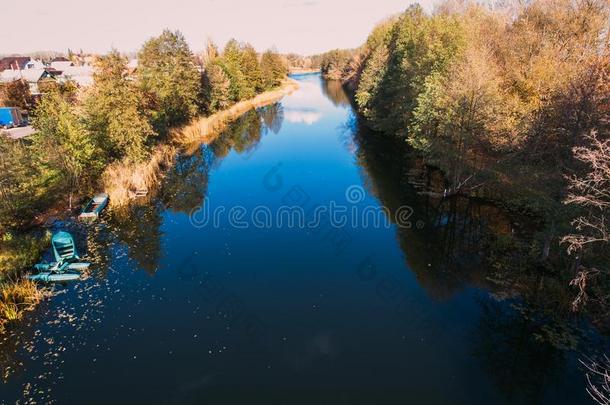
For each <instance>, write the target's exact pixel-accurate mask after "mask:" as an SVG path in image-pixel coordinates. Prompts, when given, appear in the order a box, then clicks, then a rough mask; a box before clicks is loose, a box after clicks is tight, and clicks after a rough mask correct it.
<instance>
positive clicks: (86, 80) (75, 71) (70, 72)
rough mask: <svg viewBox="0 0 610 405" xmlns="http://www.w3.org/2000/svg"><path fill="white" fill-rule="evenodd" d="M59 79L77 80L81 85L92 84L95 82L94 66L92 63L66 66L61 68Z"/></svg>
mask: <svg viewBox="0 0 610 405" xmlns="http://www.w3.org/2000/svg"><path fill="white" fill-rule="evenodd" d="M58 80H60V81H68V80H71V81H73V82H75V83H76V84H77V85H78V86H79V87H88V86H91V85H92V84H93V67H92V66H90V65H85V66H66V67H64V68H63V69H61V72H60V75H59V76H58Z"/></svg>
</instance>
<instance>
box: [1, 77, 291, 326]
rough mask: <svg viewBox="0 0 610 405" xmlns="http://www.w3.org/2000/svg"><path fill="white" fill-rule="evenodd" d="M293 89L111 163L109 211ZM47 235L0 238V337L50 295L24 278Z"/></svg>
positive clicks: (285, 87) (106, 185)
mask: <svg viewBox="0 0 610 405" xmlns="http://www.w3.org/2000/svg"><path fill="white" fill-rule="evenodd" d="M297 88H298V83H297V82H296V81H294V80H292V79H286V80H285V81H284V82H283V84H282V85H281V86H280V87H279V88H276V89H274V90H270V91H267V92H264V93H261V94H258V95H257V96H255V97H253V98H252V99H249V100H244V101H240V102H238V103H236V104H234V105H232V106H231V107H229V108H227V109H225V110H222V111H219V112H217V113H215V114H212V115H210V116H207V117H198V118H196V119H194V120H193V121H191V123H189V124H187V125H186V126H183V127H180V128H175V129H172V130H171V131H170V134H169V136H168V138H167V140H166V141H165V142H162V143H159V144H158V145H157V146H156V147H155V149H154V150H153V152H152V153H151V156H150V158H149V159H148V160H147V161H146V162H145V163H141V164H127V163H124V162H116V163H113V164H110V165H109V166H108V167H107V168H106V169H105V170H104V173H103V175H102V179H101V184H102V188H103V189H104V190H105V191H106V192H107V193H108V195H109V196H110V202H111V205H112V206H113V207H122V206H126V205H128V204H130V203H131V202H133V201H136V198H137V196H138V195H139V194H138V193H143V192H146V194H148V195H149V196H150V194H152V193H154V190H156V189H157V188H158V185H159V183H160V180H161V179H162V178H163V175H164V169H165V168H167V167H168V166H169V165H171V163H172V162H173V161H174V158H175V156H176V154H177V153H179V152H180V151H187V152H188V151H191V150H193V149H194V148H196V147H197V146H199V145H200V144H202V143H204V144H207V143H210V142H212V141H213V140H214V139H215V138H216V137H217V136H218V135H219V134H220V133H222V131H223V130H224V129H225V128H226V127H227V126H228V125H229V124H230V123H231V122H233V121H234V120H236V119H237V118H239V117H240V116H241V115H242V114H244V113H246V112H248V111H250V110H252V109H254V108H259V107H264V106H266V105H269V104H272V103H274V102H276V101H278V100H279V99H281V98H282V97H284V96H286V95H288V94H290V93H291V92H293V91H294V90H296V89H297ZM72 214H73V211H66V212H64V213H63V217H66V218H67V217H70V216H71V215H72ZM51 216H53V217H58V218H59V216H58V211H57V209H50V211H49V213H44V212H43V213H40V214H39V215H37V216H36V221H35V222H36V224H35V228H34V229H33V231H37V229H36V228H37V227H39V226H41V225H42V224H43V223H44V222H45V219H48V218H50V217H51ZM48 244H49V235H48V234H47V233H45V234H44V237H34V236H30V235H27V234H26V235H12V234H7V235H3V239H2V240H0V333H2V332H3V331H4V328H5V326H6V325H7V324H8V323H10V322H13V321H18V320H19V319H21V318H22V317H23V316H24V313H25V312H27V311H30V310H32V309H33V308H35V307H36V305H37V304H38V303H40V302H41V301H42V300H43V299H44V298H45V297H48V296H49V295H50V293H49V292H48V291H46V290H45V289H41V288H40V287H38V286H37V285H36V284H35V283H33V282H31V281H29V280H27V279H25V278H24V276H25V274H26V272H27V270H28V269H30V268H32V266H33V265H34V263H36V262H37V261H38V260H39V258H40V256H41V254H42V253H43V252H44V250H45V249H47V248H48Z"/></svg>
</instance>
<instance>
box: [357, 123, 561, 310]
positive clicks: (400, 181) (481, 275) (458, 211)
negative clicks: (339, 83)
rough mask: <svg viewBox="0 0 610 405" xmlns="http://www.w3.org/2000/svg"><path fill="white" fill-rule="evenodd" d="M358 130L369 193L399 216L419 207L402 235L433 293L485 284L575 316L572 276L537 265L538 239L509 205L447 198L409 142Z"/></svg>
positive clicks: (440, 294) (421, 279)
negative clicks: (533, 240) (516, 219)
mask: <svg viewBox="0 0 610 405" xmlns="http://www.w3.org/2000/svg"><path fill="white" fill-rule="evenodd" d="M354 131H355V132H356V136H355V139H356V143H357V144H358V153H357V156H358V162H359V164H360V166H361V168H362V171H363V178H364V179H365V184H366V185H367V187H368V188H369V190H370V192H371V193H372V194H374V195H376V196H377V197H378V198H379V200H380V201H381V203H382V204H383V205H384V206H386V207H387V208H388V209H389V211H390V214H391V216H392V218H393V217H394V215H395V213H396V211H397V210H398V209H399V207H401V206H409V207H411V208H412V209H413V215H412V217H411V218H410V221H411V223H412V224H413V226H412V227H411V228H410V229H407V228H399V229H398V239H399V242H400V246H401V248H402V249H403V251H404V252H405V257H406V261H407V264H408V266H409V268H410V269H411V270H412V271H413V272H414V273H415V274H416V276H417V278H418V281H419V282H420V284H421V285H422V286H423V287H424V288H425V289H426V291H428V293H429V294H430V295H431V296H432V297H435V298H437V299H446V298H449V297H451V296H452V295H454V294H455V293H456V292H457V291H459V290H460V289H462V288H464V287H466V286H478V287H482V288H486V289H489V290H492V291H493V292H494V293H496V294H498V295H500V296H513V295H520V296H521V297H523V298H524V299H526V300H528V301H531V302H534V303H535V304H536V306H537V307H539V308H541V309H547V310H550V311H553V312H560V313H562V314H567V313H569V302H570V294H569V289H568V280H564V279H562V278H561V277H559V276H558V275H557V274H556V273H554V272H553V271H550V270H549V269H543V268H540V266H538V265H537V264H536V261H535V260H534V259H533V258H532V253H531V252H532V249H533V248H532V243H531V236H529V235H528V234H527V233H523V231H521V230H520V228H518V227H516V226H515V225H514V221H513V220H512V219H511V218H510V217H509V216H508V215H507V213H506V212H505V211H504V210H502V209H501V208H499V207H497V206H495V205H493V204H491V203H489V202H486V201H485V200H480V199H476V198H466V197H462V196H452V197H448V198H443V197H442V194H441V195H438V194H439V191H442V190H443V187H444V184H443V179H442V177H441V178H439V174H438V172H437V171H433V170H432V169H430V168H428V167H426V166H425V165H423V164H422V163H421V161H419V160H418V159H417V158H414V157H413V156H410V154H409V151H408V150H407V149H406V147H403V146H401V145H400V144H398V143H397V142H395V141H393V140H392V139H389V138H388V137H385V136H383V135H377V134H374V133H370V132H369V131H367V129H365V128H359V127H357V126H356V127H354ZM418 224H419V225H420V227H418V226H417V225H418ZM534 250H535V249H534ZM541 275H544V277H543V281H541V279H540V276H541ZM540 288H543V289H544V292H543V293H541V292H540Z"/></svg>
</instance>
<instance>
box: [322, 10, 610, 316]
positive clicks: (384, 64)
mask: <svg viewBox="0 0 610 405" xmlns="http://www.w3.org/2000/svg"><path fill="white" fill-rule="evenodd" d="M608 16H609V8H608V3H607V2H605V1H601V0H600V1H598V0H579V1H568V0H537V1H533V2H529V3H527V4H524V5H510V6H497V7H487V6H482V5H477V4H475V3H472V2H454V1H448V2H445V3H442V4H441V5H439V6H438V7H437V8H436V10H435V11H434V12H433V13H431V14H427V13H425V12H424V11H423V9H422V8H421V7H420V6H418V5H415V6H412V7H410V8H409V9H407V10H406V11H405V12H404V13H402V14H400V15H396V16H393V17H391V18H388V19H387V20H385V21H383V22H381V23H380V24H379V25H377V26H376V27H375V28H374V30H373V31H372V32H371V34H370V36H369V37H368V39H367V41H366V42H365V43H364V44H363V45H362V46H361V47H360V48H358V49H356V50H333V51H330V52H328V53H326V54H324V55H322V56H321V58H320V67H321V71H322V73H323V74H324V75H325V76H326V77H327V78H329V79H339V80H341V81H342V82H343V83H344V85H345V86H346V87H347V88H348V89H349V90H350V91H351V92H352V94H353V96H354V102H355V104H356V106H357V109H358V111H359V113H360V114H361V116H362V117H363V118H364V120H365V121H366V123H367V125H368V126H369V127H370V128H372V129H374V130H376V131H379V132H382V133H384V134H386V135H387V136H390V137H392V138H394V139H397V140H399V141H402V142H405V143H407V144H408V145H409V146H410V148H411V151H413V153H414V154H416V155H417V156H418V157H420V158H422V159H423V161H424V162H425V164H426V165H427V166H428V167H438V168H440V169H441V170H442V171H443V172H444V173H445V175H446V185H445V189H444V191H443V194H444V195H445V197H451V196H453V195H458V194H460V195H467V196H470V197H473V198H480V199H486V200H491V201H495V202H496V203H498V204H500V205H502V206H503V207H505V208H506V209H507V210H508V211H510V212H514V213H518V214H519V215H521V216H522V217H525V218H527V219H526V220H527V221H529V222H531V223H537V224H538V225H539V226H537V228H538V229H537V232H536V234H535V237H534V239H533V240H532V242H531V243H530V244H529V245H528V246H526V247H522V248H523V249H525V250H526V252H525V253H526V254H527V255H528V256H529V257H530V258H531V261H532V262H534V263H535V264H536V266H537V267H538V268H540V269H542V270H540V271H551V272H555V271H558V272H559V273H561V274H563V275H564V277H565V278H566V279H567V281H566V284H567V283H568V282H570V281H569V280H572V281H571V286H572V287H573V291H572V293H573V306H574V309H579V310H580V309H583V308H586V309H587V310H588V312H589V313H591V314H592V315H593V316H594V318H595V320H596V323H597V324H598V325H600V326H604V327H607V326H608V325H607V320H608V316H607V315H608V314H609V313H610V279H609V277H608V276H609V275H610V274H609V272H608V271H609V269H610V266H609V263H610V257H609V251H610V249H608V247H609V242H610V140H609V128H608V125H609V123H610V102H609V101H610V100H609V98H608V97H609V96H610V77H609V74H610V70H609V68H610V59H609V57H610V55H609V51H610V49H609V42H608V41H609V37H608V35H609V31H608V28H609V26H608Z"/></svg>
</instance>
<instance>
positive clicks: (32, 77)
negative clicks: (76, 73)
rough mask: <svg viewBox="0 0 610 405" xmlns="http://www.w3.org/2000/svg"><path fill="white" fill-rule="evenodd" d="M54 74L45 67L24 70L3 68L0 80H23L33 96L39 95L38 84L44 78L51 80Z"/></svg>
mask: <svg viewBox="0 0 610 405" xmlns="http://www.w3.org/2000/svg"><path fill="white" fill-rule="evenodd" d="M53 79H55V76H54V75H53V74H52V73H51V72H49V71H48V70H47V69H34V68H32V69H24V70H4V71H2V72H0V82H5V83H6V82H13V81H15V80H24V81H25V82H27V83H28V85H29V87H30V93H31V94H32V95H33V96H38V95H40V94H41V93H40V90H39V88H38V85H39V84H40V82H42V81H44V80H53Z"/></svg>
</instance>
